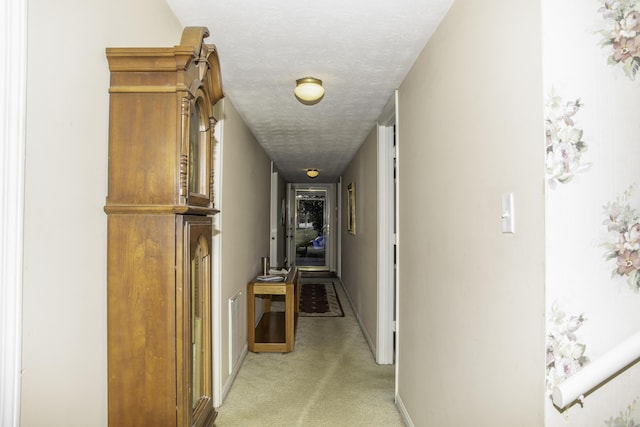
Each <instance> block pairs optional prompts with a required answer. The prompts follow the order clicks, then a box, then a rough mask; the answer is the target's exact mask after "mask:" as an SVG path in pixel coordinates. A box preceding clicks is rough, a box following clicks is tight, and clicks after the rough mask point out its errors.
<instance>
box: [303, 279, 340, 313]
mask: <svg viewBox="0 0 640 427" xmlns="http://www.w3.org/2000/svg"><path fill="white" fill-rule="evenodd" d="M298 315H299V316H303V317H344V312H343V311H342V305H341V304H340V300H339V299H338V294H337V292H336V287H335V284H334V283H333V282H332V281H329V282H326V283H303V284H302V286H301V289H300V312H299V313H298Z"/></svg>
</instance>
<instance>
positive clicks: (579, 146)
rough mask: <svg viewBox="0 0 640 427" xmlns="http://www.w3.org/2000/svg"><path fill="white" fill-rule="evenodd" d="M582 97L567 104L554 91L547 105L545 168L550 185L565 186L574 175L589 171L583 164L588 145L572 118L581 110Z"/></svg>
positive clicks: (586, 165)
mask: <svg viewBox="0 0 640 427" xmlns="http://www.w3.org/2000/svg"><path fill="white" fill-rule="evenodd" d="M582 106H583V104H582V101H580V98H578V99H576V100H572V101H564V100H563V99H562V97H561V96H560V95H556V94H555V92H554V91H553V90H551V93H550V94H549V97H548V98H547V102H546V104H545V110H546V117H545V137H546V153H547V154H546V168H547V175H548V176H549V184H550V185H551V186H554V185H555V183H556V182H559V183H562V184H566V183H567V182H569V181H571V179H572V178H573V176H574V175H575V174H577V173H578V172H582V171H584V170H586V169H588V168H589V166H590V165H589V164H585V163H583V162H582V153H584V152H585V151H587V144H586V143H585V142H584V140H583V139H582V134H583V131H582V129H579V128H577V127H576V126H575V123H574V118H573V116H574V115H575V114H576V113H577V112H578V111H579V110H580V108H582Z"/></svg>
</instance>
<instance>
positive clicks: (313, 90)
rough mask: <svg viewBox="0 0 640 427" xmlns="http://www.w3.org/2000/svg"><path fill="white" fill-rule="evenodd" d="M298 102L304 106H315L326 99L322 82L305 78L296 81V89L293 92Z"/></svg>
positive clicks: (313, 78)
mask: <svg viewBox="0 0 640 427" xmlns="http://www.w3.org/2000/svg"><path fill="white" fill-rule="evenodd" d="M293 93H294V94H295V95H296V98H297V99H298V101H300V102H301V103H303V104H304V105H315V104H317V103H318V102H320V100H321V99H322V98H323V97H324V88H323V87H322V80H319V79H316V78H315V77H304V78H302V79H298V80H296V88H295V89H294V90H293Z"/></svg>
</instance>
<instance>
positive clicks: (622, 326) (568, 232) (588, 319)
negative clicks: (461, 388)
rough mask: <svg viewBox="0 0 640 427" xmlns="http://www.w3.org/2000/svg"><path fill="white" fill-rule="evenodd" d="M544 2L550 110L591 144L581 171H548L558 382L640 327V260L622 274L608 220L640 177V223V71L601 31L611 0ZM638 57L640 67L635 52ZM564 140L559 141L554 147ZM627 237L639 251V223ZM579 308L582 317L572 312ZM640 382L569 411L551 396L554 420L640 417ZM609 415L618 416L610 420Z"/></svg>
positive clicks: (610, 23)
mask: <svg viewBox="0 0 640 427" xmlns="http://www.w3.org/2000/svg"><path fill="white" fill-rule="evenodd" d="M609 3H611V4H618V5H623V6H624V5H627V6H628V7H629V8H628V9H627V10H626V12H625V15H626V14H628V13H629V12H631V11H632V10H635V11H636V13H637V12H640V2H638V1H622V2H609ZM542 5H543V20H542V22H543V28H544V31H543V40H544V68H543V70H544V93H543V95H544V99H545V101H546V102H547V106H546V109H545V117H546V118H548V119H550V120H551V121H552V123H553V124H554V126H556V128H557V129H559V130H560V131H561V132H565V133H566V132H569V131H571V130H573V131H574V132H575V135H580V132H582V134H581V138H580V140H581V141H583V142H584V143H585V144H586V147H587V149H586V150H583V151H582V152H580V153H579V155H575V156H574V155H572V153H571V152H570V151H569V154H570V157H571V158H572V159H573V160H574V162H573V163H572V164H573V165H574V169H578V168H580V167H581V168H582V170H581V171H580V172H577V173H571V174H568V175H567V176H571V177H572V179H570V180H569V181H568V182H565V183H561V182H558V180H556V179H553V177H554V176H556V174H554V173H552V172H550V173H548V174H547V178H548V180H547V204H546V211H547V219H546V222H547V236H546V240H547V243H546V265H547V295H546V305H547V334H549V335H553V336H554V339H550V340H549V349H550V357H549V359H548V361H549V362H552V364H551V365H549V367H548V377H549V378H548V383H547V385H548V387H549V389H551V387H553V385H555V384H557V383H560V382H561V381H562V379H563V378H565V377H566V376H567V375H565V374H563V372H569V373H571V372H573V371H574V370H577V369H579V368H580V366H581V365H583V364H584V360H582V359H581V358H582V357H586V358H588V359H590V360H597V359H598V358H599V357H601V356H602V355H603V354H604V353H605V352H606V351H607V350H609V349H610V348H612V347H614V346H615V345H616V344H618V343H619V342H620V341H622V340H623V339H625V338H627V337H628V336H630V335H631V334H633V333H635V332H637V331H638V330H640V329H639V328H638V325H640V311H638V304H639V303H640V293H639V292H638V291H639V286H638V285H639V282H638V280H637V279H638V277H639V276H638V265H637V264H636V266H635V267H633V268H631V270H630V273H631V274H630V275H626V274H624V273H623V274H618V273H617V263H616V259H615V256H614V258H613V259H608V257H609V255H610V254H612V253H613V252H612V248H611V247H610V246H609V245H608V244H607V243H608V242H611V241H614V242H615V241H616V240H617V239H620V238H621V234H620V232H617V231H615V230H614V231H612V233H611V234H608V232H607V224H606V223H605V222H606V221H607V219H608V217H609V215H610V210H609V209H605V206H607V205H609V204H610V203H615V202H616V201H617V199H618V198H619V197H622V196H623V194H624V192H625V191H626V190H628V189H629V188H630V186H632V185H634V184H635V187H634V189H633V191H632V192H631V194H630V197H629V199H628V200H627V202H626V203H623V204H626V205H627V207H628V208H629V211H628V212H627V213H628V214H629V215H628V216H629V217H630V220H631V221H630V222H629V223H628V226H632V225H633V224H637V223H638V222H639V221H640V216H639V215H638V214H637V212H636V213H635V215H631V214H632V210H634V211H638V210H640V188H638V184H640V173H639V172H638V171H639V170H640V169H639V168H638V159H640V144H639V142H640V124H639V123H640V122H639V121H638V111H640V83H639V81H640V75H639V76H635V79H632V78H631V77H633V75H627V74H625V72H624V68H623V66H622V64H609V63H608V58H609V57H610V56H611V55H612V54H613V52H614V51H613V46H612V45H610V44H609V45H605V46H601V42H602V40H603V35H602V34H601V31H605V32H606V33H607V34H610V33H611V31H612V30H614V28H615V25H616V21H617V20H613V19H606V18H604V17H603V15H602V13H601V11H600V10H599V9H600V8H601V7H603V6H604V2H603V1H593V2H584V1H580V0H567V1H562V2H556V1H549V0H543V1H542ZM635 30H636V31H640V27H639V26H637V25H636V28H635ZM632 52H633V50H632ZM635 58H636V59H635V61H636V62H637V64H639V65H640V53H639V52H637V51H636V52H635ZM630 60H633V58H630ZM552 90H553V91H554V93H555V96H556V97H557V103H558V104H559V105H560V106H561V107H562V109H563V110H566V108H565V106H566V104H567V103H573V102H575V101H576V100H577V99H579V100H580V106H579V107H577V109H574V113H573V114H572V115H571V116H570V117H569V119H570V120H571V121H572V122H573V123H571V122H565V121H564V120H562V118H561V117H559V116H558V115H557V113H558V112H559V111H560V110H561V109H560V108H554V109H552V108H551V106H550V104H549V103H548V101H549V100H550V97H549V95H550V92H551V91H552ZM558 119H559V120H558ZM552 140H553V141H554V142H557V141H558V138H555V137H554V138H552ZM561 148H562V147H561V146H560V145H555V144H554V150H555V151H554V152H555V153H558V152H559V149H561ZM573 154H575V153H573ZM550 164H555V165H559V163H558V162H555V163H553V162H552V163H550ZM626 238H627V240H628V241H627V249H628V254H629V255H631V256H632V257H635V256H637V255H638V249H640V241H639V240H638V235H637V234H635V233H634V232H633V231H632V232H631V234H630V235H627V236H626ZM612 239H613V240H612ZM634 278H635V280H634ZM629 279H631V280H629ZM554 310H555V311H554ZM554 314H557V316H556V317H554ZM561 315H564V316H565V317H564V318H561ZM580 316H582V320H578V319H575V318H574V319H573V320H572V319H571V318H572V317H580ZM567 328H568V329H567ZM638 384H640V365H636V366H634V367H632V368H630V369H628V370H627V371H625V372H624V373H623V374H621V375H620V376H618V377H616V378H615V379H613V380H612V381H610V382H608V383H607V384H605V385H604V386H602V387H601V388H599V389H598V390H596V391H594V392H593V393H591V394H590V395H588V396H586V398H585V402H584V406H583V407H581V406H580V405H574V406H572V407H571V408H569V409H567V410H566V411H564V412H563V413H561V411H559V410H558V409H557V408H555V407H553V406H552V404H551V401H550V399H547V400H546V402H547V403H546V425H547V426H550V427H552V426H565V427H572V426H576V427H577V426H585V425H589V426H596V425H597V426H605V425H613V426H618V425H636V424H638V423H640V408H638V407H637V405H635V406H636V407H635V409H631V410H630V407H633V406H634V405H633V404H634V403H635V402H637V401H638V399H640V386H638ZM611 421H614V422H615V424H608V423H609V422H611ZM623 421H624V423H623Z"/></svg>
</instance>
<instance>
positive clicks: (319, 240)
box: [294, 189, 329, 270]
mask: <svg viewBox="0 0 640 427" xmlns="http://www.w3.org/2000/svg"><path fill="white" fill-rule="evenodd" d="M295 213H296V214H295V226H294V230H295V233H294V240H295V250H296V266H298V267H304V268H305V269H310V270H315V269H318V270H326V269H327V268H328V263H327V261H328V254H327V248H328V247H329V244H328V243H329V242H328V239H329V233H328V230H329V227H328V221H327V191H326V190H325V189H296V191H295Z"/></svg>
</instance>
